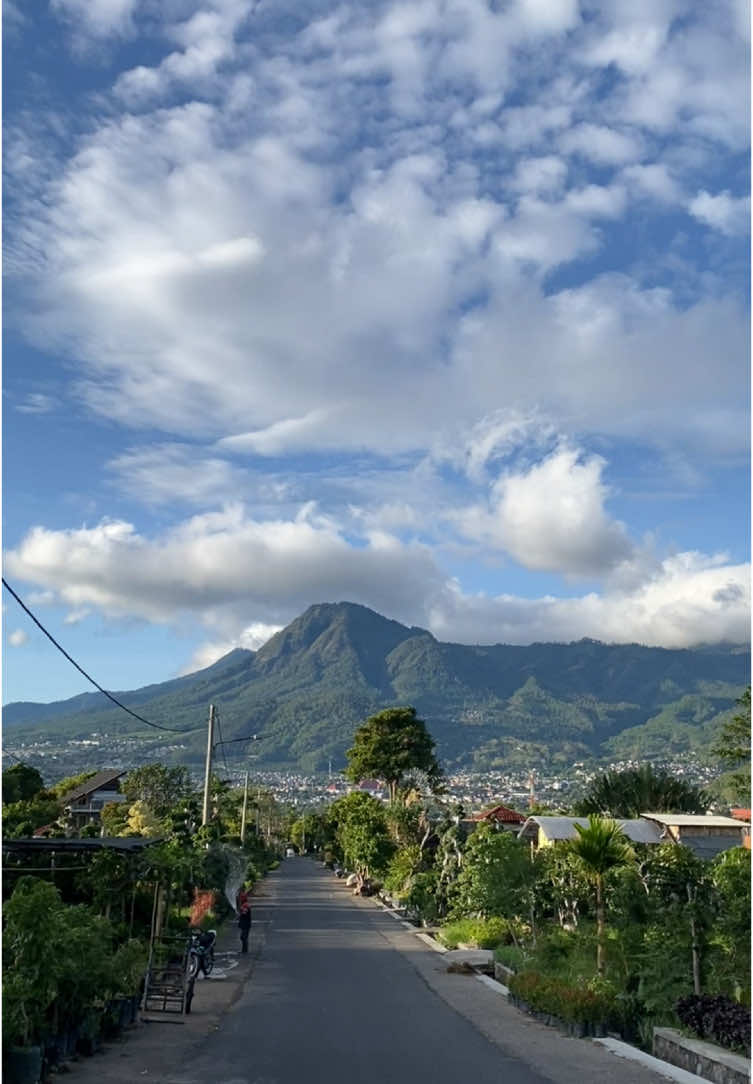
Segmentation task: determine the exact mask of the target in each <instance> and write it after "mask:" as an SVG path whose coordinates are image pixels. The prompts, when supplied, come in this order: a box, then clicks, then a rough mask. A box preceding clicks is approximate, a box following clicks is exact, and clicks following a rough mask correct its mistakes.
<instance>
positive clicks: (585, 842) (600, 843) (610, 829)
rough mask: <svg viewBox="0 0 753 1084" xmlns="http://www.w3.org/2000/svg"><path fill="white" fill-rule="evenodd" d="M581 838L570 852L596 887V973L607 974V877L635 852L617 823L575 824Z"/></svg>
mask: <svg viewBox="0 0 753 1084" xmlns="http://www.w3.org/2000/svg"><path fill="white" fill-rule="evenodd" d="M575 830H576V832H577V833H578V838H577V839H573V840H571V841H570V849H571V851H572V853H573V854H574V855H576V856H577V857H578V858H579V859H580V861H581V863H582V865H583V868H584V872H585V874H586V877H587V878H588V879H589V881H591V882H592V884H593V885H594V887H595V888H596V970H597V972H598V973H599V975H600V976H601V975H603V974H604V947H605V940H606V938H605V930H606V913H605V911H606V909H605V906H604V877H605V875H606V874H607V873H608V872H609V871H610V870H611V869H616V868H617V867H618V866H625V865H627V863H628V862H629V861H630V860H631V859H632V858H633V850H632V847H631V846H630V844H629V843H628V841H627V839H626V838H625V836H624V835H623V834H622V829H621V828H620V826H619V824H617V822H616V821H613V820H608V819H605V818H602V817H596V816H593V815H592V816H590V817H589V818H588V828H584V827H583V825H581V824H576V825H575Z"/></svg>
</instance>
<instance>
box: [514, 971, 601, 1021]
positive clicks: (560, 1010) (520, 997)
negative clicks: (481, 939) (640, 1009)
mask: <svg viewBox="0 0 753 1084" xmlns="http://www.w3.org/2000/svg"><path fill="white" fill-rule="evenodd" d="M509 990H510V998H511V1000H512V1002H513V1004H514V1005H516V1007H517V1008H519V1009H521V1010H523V1011H524V1012H528V1013H531V1014H532V1015H533V1016H535V1017H536V1018H538V1019H540V1020H542V1022H544V1023H547V1024H553V1025H555V1026H558V1027H561V1028H562V1030H564V1031H566V1032H567V1033H568V1034H570V1035H575V1036H579V1037H583V1036H586V1035H593V1036H603V1035H606V1033H607V1030H608V1029H609V1028H610V1027H611V1026H612V1024H613V1022H614V1020H615V1017H616V1015H617V1005H616V1000H615V996H614V994H613V993H612V992H611V991H610V990H609V989H607V988H606V987H605V985H604V984H601V988H600V986H599V983H598V981H597V982H596V983H594V984H589V985H586V986H582V985H581V986H573V985H571V984H569V983H567V982H564V981H563V980H561V979H555V978H551V977H549V976H547V975H542V974H540V973H539V972H537V971H523V972H520V973H519V974H514V975H512V977H511V978H510V980H509Z"/></svg>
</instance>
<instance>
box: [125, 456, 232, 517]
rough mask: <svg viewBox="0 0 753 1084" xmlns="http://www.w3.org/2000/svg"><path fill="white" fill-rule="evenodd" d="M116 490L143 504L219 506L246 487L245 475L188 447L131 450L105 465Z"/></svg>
mask: <svg viewBox="0 0 753 1084" xmlns="http://www.w3.org/2000/svg"><path fill="white" fill-rule="evenodd" d="M107 467H108V469H109V470H110V471H112V472H113V473H114V475H115V476H116V478H117V481H118V486H119V488H120V489H121V490H122V491H123V492H124V493H128V494H129V495H130V496H132V497H135V498H137V499H138V500H139V501H141V502H143V503H144V504H170V503H174V502H184V503H188V504H194V505H204V506H207V505H222V504H226V503H227V502H228V501H230V500H234V499H237V498H238V497H239V496H240V494H241V493H243V492H244V491H245V490H246V489H247V488H248V486H249V479H248V477H247V476H246V475H244V472H242V471H240V470H238V469H236V468H235V467H233V466H232V465H231V464H230V463H228V462H227V460H225V459H221V458H219V457H217V456H210V455H207V454H206V453H205V452H204V451H203V450H202V449H200V448H197V447H195V446H192V445H188V444H161V445H157V446H145V447H137V448H130V449H128V451H126V452H123V453H122V454H121V455H118V456H116V457H115V458H114V459H111V460H110V461H109V463H108V464H107Z"/></svg>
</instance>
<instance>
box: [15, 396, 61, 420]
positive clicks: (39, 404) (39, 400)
mask: <svg viewBox="0 0 753 1084" xmlns="http://www.w3.org/2000/svg"><path fill="white" fill-rule="evenodd" d="M56 406H57V401H56V400H55V399H54V398H53V397H52V396H51V395H46V394H45V393H44V392H41V391H32V392H29V394H28V395H27V396H26V398H25V399H23V400H22V401H21V402H20V403H17V404H16V410H17V411H18V412H19V414H49V413H50V412H51V411H53V410H54V409H55V407H56Z"/></svg>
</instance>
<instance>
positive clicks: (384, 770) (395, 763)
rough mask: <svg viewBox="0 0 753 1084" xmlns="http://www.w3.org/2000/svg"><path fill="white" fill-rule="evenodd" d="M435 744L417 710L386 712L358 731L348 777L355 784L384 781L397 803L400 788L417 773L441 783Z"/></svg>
mask: <svg viewBox="0 0 753 1084" xmlns="http://www.w3.org/2000/svg"><path fill="white" fill-rule="evenodd" d="M435 744H436V743H435V742H434V739H433V738H432V737H431V735H430V734H429V732H428V731H427V729H426V724H425V722H424V721H423V719H419V718H418V717H417V716H416V709H415V708H411V707H405V708H387V709H386V710H385V711H380V712H379V713H378V714H377V715H372V716H371V717H370V718H369V719H367V720H366V722H365V723H363V724H362V726H360V727H359V728H358V730H357V731H356V734H355V738H354V742H353V748H352V749H349V750H348V752H347V757H348V767H347V769H346V773H345V774H346V775H347V777H348V779H352V780H353V781H354V782H356V783H357V782H360V780H362V779H367V778H369V777H374V778H376V779H383V780H384V781H385V782H386V783H387V785H388V787H389V791H390V801H392V802H394V801H395V799H396V798H397V792H398V788H399V787H400V784H401V783H402V781H403V780H404V779H405V778H406V777H407V776H408V774H409V773H410V772H411V771H413V770H414V769H420V770H421V771H423V772H425V773H426V776H427V778H428V779H429V780H430V781H431V783H432V784H433V785H436V784H438V783H439V782H440V780H441V778H442V770H441V768H440V767H439V764H438V762H437V760H436V757H435V756H434V747H435Z"/></svg>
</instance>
